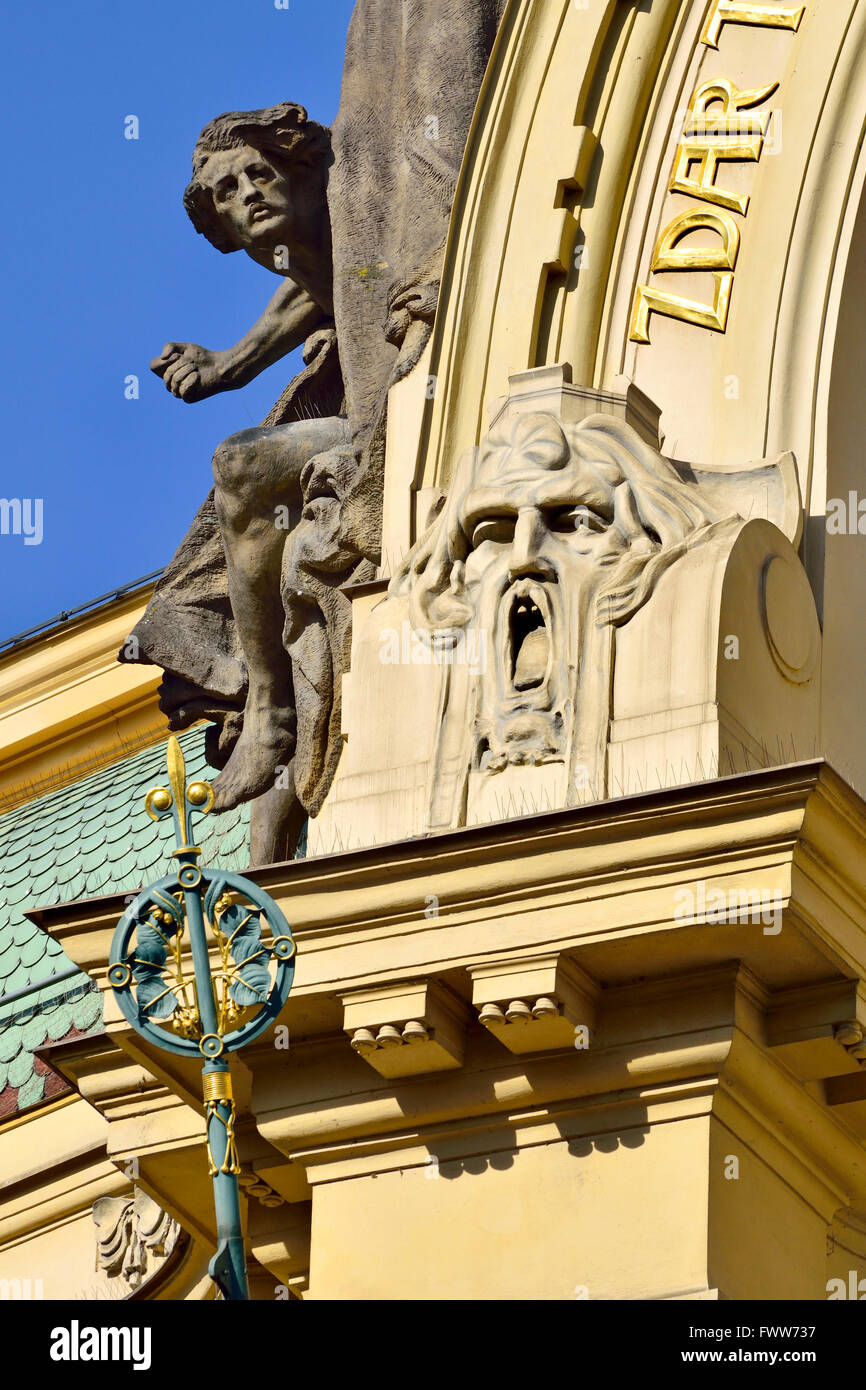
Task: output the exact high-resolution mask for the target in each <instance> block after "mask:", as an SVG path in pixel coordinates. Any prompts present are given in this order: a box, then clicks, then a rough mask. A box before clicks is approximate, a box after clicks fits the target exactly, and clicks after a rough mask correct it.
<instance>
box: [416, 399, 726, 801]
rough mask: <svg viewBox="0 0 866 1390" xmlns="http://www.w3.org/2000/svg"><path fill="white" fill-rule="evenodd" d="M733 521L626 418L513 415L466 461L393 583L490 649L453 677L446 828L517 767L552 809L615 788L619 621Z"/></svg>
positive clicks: (442, 754)
mask: <svg viewBox="0 0 866 1390" xmlns="http://www.w3.org/2000/svg"><path fill="white" fill-rule="evenodd" d="M729 519H730V514H729ZM726 524H727V522H726V519H725V518H724V516H723V515H721V514H720V513H719V512H718V511H717V510H716V509H715V508H714V507H713V506H712V505H711V504H710V502H709V500H708V499H707V498H706V497H705V496H704V495H703V494H702V490H701V488H700V487H699V486H696V485H695V484H694V483H686V482H684V481H683V480H682V478H681V477H680V475H679V474H678V473H677V471H676V469H675V468H674V466H673V465H672V464H671V463H670V462H669V461H668V460H667V459H665V458H663V457H662V455H661V454H660V453H659V452H658V451H657V450H655V449H653V448H651V447H650V446H649V445H648V444H647V443H646V442H645V441H644V440H643V439H642V438H641V437H640V436H639V435H638V434H637V433H636V431H635V430H634V429H633V428H632V427H631V426H630V425H628V424H626V423H625V422H623V421H622V420H619V419H617V418H614V417H612V416H605V415H592V416H590V417H589V418H587V419H584V420H583V421H581V422H580V423H579V424H576V425H575V424H568V423H565V422H562V421H560V420H559V419H557V418H556V417H555V416H554V415H551V414H544V413H531V414H519V415H516V416H514V415H512V416H506V417H505V418H504V419H503V420H502V421H500V423H499V424H497V425H496V427H495V428H494V429H493V431H492V432H491V433H490V434H489V435H488V437H487V438H486V439H485V440H484V441H483V443H482V444H481V446H480V448H478V449H475V450H473V451H472V452H471V453H470V454H468V455H466V456H465V457H464V459H463V460H462V462H461V464H460V466H459V468H458V472H457V476H456V478H455V480H454V482H453V484H452V487H451V491H450V494H449V498H448V502H447V505H446V506H445V508H444V509H443V511H442V512H441V513H440V515H439V517H438V518H437V520H436V521H435V522H434V523H433V525H432V526H431V527H430V529H429V530H428V532H427V534H426V535H425V536H424V537H423V538H422V540H421V541H420V542H419V543H418V545H417V546H416V547H415V549H414V551H413V552H412V553H411V554H410V555H409V556H408V558H407V560H406V562H405V563H404V566H403V568H402V569H401V571H400V572H399V573H398V575H397V576H396V577H395V580H394V582H393V584H392V590H391V592H392V594H393V595H394V596H399V595H407V594H408V597H409V605H410V617H411V621H412V625H413V627H414V628H416V629H417V630H418V631H419V632H420V633H421V634H422V635H423V634H425V633H426V634H427V636H428V639H429V640H430V641H431V642H435V643H436V644H438V645H439V646H441V645H442V644H447V643H448V642H451V643H456V642H458V641H466V635H467V632H471V634H472V638H473V646H474V649H475V650H476V651H480V652H481V653H482V660H481V661H480V662H479V663H477V668H476V670H475V671H473V670H472V669H471V668H470V667H469V666H468V665H467V664H466V663H459V662H454V663H452V664H450V665H449V666H448V667H447V668H446V671H445V674H444V678H443V679H444V682H445V686H446V689H445V691H444V695H443V706H442V723H441V729H440V733H439V737H438V744H437V752H436V769H435V774H434V777H433V787H432V795H431V806H430V817H429V825H430V827H431V828H432V827H437V826H444V825H454V824H459V823H463V822H465V819H466V816H467V802H468V811H469V815H470V816H471V811H472V806H473V804H475V805H476V807H477V806H478V804H479V798H480V799H481V800H485V799H486V801H487V804H488V806H489V802H490V797H491V796H493V797H496V796H497V795H498V792H497V783H496V779H497V777H499V778H500V785H501V787H502V792H503V793H506V790H507V783H508V778H507V777H505V778H502V776H501V774H503V773H506V772H507V770H508V769H510V768H516V767H523V768H525V767H526V766H527V765H531V766H532V767H534V768H537V769H539V776H538V779H537V786H538V789H539V791H540V792H541V793H542V795H543V797H544V798H547V799H549V803H550V805H551V806H553V805H566V804H572V803H574V802H576V801H579V800H582V799H587V796H591V797H592V799H597V798H599V797H602V796H604V795H605V794H606V793H605V785H604V784H605V749H606V742H607V736H608V726H609V720H610V692H611V682H612V673H613V643H614V633H615V630H616V628H617V627H620V626H622V625H623V624H625V623H627V622H628V620H629V619H630V618H631V617H632V616H633V615H634V614H635V613H636V612H637V611H638V609H639V608H641V607H642V606H643V604H644V603H646V601H647V599H648V598H649V597H650V595H651V594H652V592H653V589H654V587H655V585H656V584H657V583H658V580H659V578H660V577H661V575H662V574H663V573H664V572H665V570H667V569H668V568H669V567H670V566H671V565H673V564H674V563H675V562H676V561H677V560H678V559H679V558H680V557H681V556H682V555H683V554H684V553H685V552H686V550H687V549H689V548H692V547H694V546H696V545H699V544H701V543H702V542H703V541H705V540H706V539H707V538H708V537H709V536H710V535H714V534H716V533H717V532H718V531H719V530H720V529H721V528H723V527H724V526H725V525H726ZM473 629H474V631H472V630H473ZM434 634H435V636H434ZM461 769H462V772H461ZM524 782H525V778H524ZM581 793H583V795H582V794H581ZM502 809H503V810H504V808H502ZM536 809H541V807H537V808H536Z"/></svg>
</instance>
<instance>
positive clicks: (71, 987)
mask: <svg viewBox="0 0 866 1390" xmlns="http://www.w3.org/2000/svg"><path fill="white" fill-rule="evenodd" d="M180 741H181V746H182V748H183V750H184V757H185V758H186V763H187V771H188V775H189V777H190V778H193V777H200V776H202V775H203V776H205V777H212V776H213V775H214V773H213V770H212V769H211V768H209V767H208V766H207V762H206V759H205V756H204V730H203V729H192V730H188V731H187V732H186V733H184V734H182V735H181V739H180ZM165 752H166V749H165V744H162V745H160V746H157V747H153V748H149V749H145V750H144V751H143V752H141V753H138V754H135V755H133V756H132V757H130V758H127V759H125V760H124V761H122V762H119V763H114V764H112V765H110V766H108V767H106V768H103V769H101V770H100V771H99V772H97V773H94V774H92V775H91V776H90V777H88V778H84V779H82V781H80V782H77V783H75V784H74V785H72V786H68V787H63V788H59V789H58V790H57V791H55V792H52V793H50V794H49V795H48V796H46V797H41V798H39V799H38V800H36V801H32V802H28V803H27V804H26V805H25V806H22V807H18V808H16V809H15V810H14V811H9V812H7V813H6V814H5V815H2V816H0V987H2V988H3V989H4V990H5V992H6V993H7V994H8V993H11V991H12V990H13V989H16V988H22V987H24V986H25V985H28V984H30V983H31V982H33V983H36V982H38V981H39V980H40V979H45V978H48V977H50V976H51V975H52V974H55V973H58V972H60V971H62V970H63V969H64V968H65V967H66V966H67V965H68V964H70V963H71V962H69V961H68V958H67V957H66V956H65V955H64V953H63V950H62V948H61V947H60V946H59V945H57V943H56V942H53V941H51V940H50V939H49V938H46V937H45V936H44V935H43V934H42V932H41V931H40V929H39V928H38V927H36V925H35V924H34V923H31V922H30V921H29V920H28V919H27V918H26V917H25V916H24V912H25V910H26V909H28V908H31V907H37V906H39V907H43V906H50V905H52V904H55V903H59V902H69V901H72V900H74V899H77V898H83V897H88V896H95V895H96V894H99V893H105V892H112V891H126V892H130V891H134V892H138V891H139V890H140V888H141V887H142V886H143V885H144V884H145V883H147V882H148V881H150V880H151V879H154V878H159V877H161V876H162V875H163V874H164V873H166V872H167V871H169V870H170V867H171V858H170V856H171V850H172V848H173V834H172V827H171V825H170V824H168V823H165V822H163V823H161V824H159V825H157V824H156V823H155V822H152V821H150V820H149V819H148V817H147V813H146V812H145V810H144V796H145V794H146V792H147V791H148V790H149V789H150V788H151V787H152V786H154V785H156V784H158V783H160V782H164V781H165V779H166V768H165ZM248 823H249V810H248V808H246V807H244V808H241V810H240V811H239V812H236V813H234V814H233V815H227V816H222V817H219V818H218V819H217V818H214V819H213V820H205V821H200V822H198V825H199V827H200V839H199V843H200V844H201V845H202V849H203V851H204V856H205V858H206V860H209V861H210V862H213V863H214V864H215V865H216V866H217V867H219V866H222V867H226V868H228V867H232V868H234V867H243V866H244V864H245V862H246V858H247V856H246V836H247V831H246V827H247V825H248ZM27 962H30V964H29V965H28V964H27ZM4 975H5V978H4ZM86 979H87V977H86V976H85V975H83V974H82V976H81V980H82V981H83V982H86ZM37 1001H38V1014H34V1012H33V1011H32V1010H31V1011H29V1012H27V1014H26V1018H21V1017H16V1016H15V1015H14V1014H13V1013H12V1007H10V1009H8V1010H7V1012H6V1014H5V1015H4V1013H3V1011H2V996H0V1065H3V1066H6V1065H8V1063H9V1062H11V1061H12V1060H13V1059H15V1062H16V1066H17V1067H19V1068H21V1069H23V1068H24V1066H25V1063H24V1061H19V1060H18V1059H19V1057H21V1056H22V1046H23V1043H22V1035H23V1030H24V1029H25V1028H27V1029H28V1040H29V1039H30V1038H31V1036H33V1037H35V1036H36V1035H37V1034H38V1033H39V1032H40V1031H41V1030H42V1029H43V1028H45V1029H47V1036H49V1037H50V1038H52V1039H53V1040H57V1039H59V1038H62V1037H64V1036H65V1035H66V1034H67V1033H68V1032H69V1029H70V1027H71V1026H72V1024H73V1023H74V1024H75V1026H76V1027H77V1028H79V1029H81V1031H87V1030H89V1029H91V1028H94V1027H96V1026H98V1024H99V1020H100V1017H101V1012H102V996H101V995H100V993H99V991H98V990H92V989H87V990H84V991H83V990H82V989H81V986H80V985H79V984H78V982H77V981H75V980H73V981H72V982H69V981H61V982H60V983H59V984H56V985H48V986H45V987H43V988H42V989H41V990H40V991H39V994H38V995H34V996H32V997H31V998H30V999H28V1000H27V1001H26V1005H32V1004H36V1003H37ZM22 1006H24V1007H26V1006H25V1005H24V1001H22ZM34 1020H35V1021H34ZM23 1055H25V1056H29V1057H30V1062H29V1066H30V1071H29V1072H28V1075H27V1078H26V1079H25V1081H24V1083H23V1084H22V1085H21V1089H20V1092H19V1102H18V1103H19V1106H22V1105H24V1104H34V1103H35V1102H36V1101H37V1100H38V1099H40V1098H41V1096H42V1090H43V1084H44V1083H43V1080H42V1078H41V1077H36V1076H35V1073H34V1072H33V1070H32V1068H33V1060H32V1056H31V1055H30V1050H29V1048H27V1049H26V1050H25V1052H24V1054H23ZM16 1075H18V1072H17V1071H16ZM27 1096H32V1099H30V1100H27V1099H26V1097H27Z"/></svg>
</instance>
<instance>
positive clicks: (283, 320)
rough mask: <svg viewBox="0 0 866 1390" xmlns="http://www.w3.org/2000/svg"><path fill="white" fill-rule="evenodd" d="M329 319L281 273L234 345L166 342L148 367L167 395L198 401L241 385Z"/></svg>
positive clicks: (292, 281) (304, 339)
mask: <svg viewBox="0 0 866 1390" xmlns="http://www.w3.org/2000/svg"><path fill="white" fill-rule="evenodd" d="M330 322H331V320H330V318H329V316H328V315H327V314H326V313H325V311H324V310H323V309H322V308H321V306H320V305H319V304H317V303H316V301H315V300H314V299H313V298H312V296H311V295H309V294H308V293H307V291H306V290H304V289H302V288H301V286H300V285H297V284H296V283H295V282H294V280H290V279H288V278H287V279H284V280H283V282H282V284H281V285H280V287H279V289H278V290H277V292H276V294H275V295H274V296H273V298H272V299H271V301H270V303H269V304H268V307H267V308H266V309H265V312H264V313H263V314H262V316H261V318H260V319H258V320H257V321H256V322H255V323H254V324H253V326H252V328H251V329H250V331H249V332H248V333H245V334H244V336H243V338H241V339H240V341H239V342H237V343H235V345H234V347H231V348H227V349H226V350H225V351H224V352H212V351H211V350H210V349H209V348H203V347H199V345H198V344H197V343H166V345H165V347H164V348H163V350H162V352H161V353H160V355H159V357H155V358H154V359H153V361H152V362H151V364H150V369H151V371H152V372H155V373H156V375H157V376H161V377H162V379H163V381H164V382H165V385H166V389H167V390H169V391H170V392H171V393H172V395H173V396H177V397H179V399H180V400H182V401H188V402H192V401H203V400H205V398H206V397H207V396H215V395H217V393H218V392H220V391H236V390H238V388H239V387H241V386H246V385H247V383H248V382H250V381H252V380H253V378H254V377H257V376H258V374H259V372H263V371H264V370H265V368H266V367H271V366H273V364H274V362H278V361H279V360H280V358H281V357H285V355H286V353H288V352H291V351H292V350H293V349H294V348H296V347H300V345H301V344H302V343H304V342H305V341H306V339H307V338H308V337H309V336H310V334H311V333H313V332H315V330H316V329H317V328H321V327H323V326H325V325H327V324H330Z"/></svg>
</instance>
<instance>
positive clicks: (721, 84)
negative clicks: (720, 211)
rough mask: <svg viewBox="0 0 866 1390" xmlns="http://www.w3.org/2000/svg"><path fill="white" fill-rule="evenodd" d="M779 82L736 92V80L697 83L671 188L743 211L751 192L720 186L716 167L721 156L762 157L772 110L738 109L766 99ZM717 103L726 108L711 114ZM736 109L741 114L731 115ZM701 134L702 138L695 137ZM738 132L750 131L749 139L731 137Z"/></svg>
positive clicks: (746, 207)
mask: <svg viewBox="0 0 866 1390" xmlns="http://www.w3.org/2000/svg"><path fill="white" fill-rule="evenodd" d="M778 85H779V84H778V82H774V83H772V84H771V86H769V87H762V88H759V89H758V90H756V91H738V89H737V88H736V87H734V85H733V83H731V82H727V81H725V80H724V79H722V80H720V81H715V82H705V83H704V85H703V86H702V87H699V88H698V90H697V91H696V92H695V94H694V96H693V97H692V100H691V103H690V104H689V110H688V116H687V118H686V124H685V129H684V135H685V137H686V138H685V139H684V140H683V141H682V142H681V144H680V145H679V147H678V149H677V153H676V158H675V159H674V168H673V174H672V175H671V182H670V189H671V192H672V193H686V194H689V195H691V196H693V197H695V198H701V199H703V200H704V201H705V202H708V203H716V204H717V205H718V206H719V207H723V208H730V209H731V210H732V211H733V212H739V213H742V214H743V215H745V213H746V212H747V211H748V207H749V201H750V195H749V194H748V193H731V192H729V191H728V190H727V189H724V188H718V187H717V186H716V174H717V172H718V166H719V163H720V162H721V161H723V160H737V161H744V160H751V161H753V162H757V161H758V160H759V159H760V158H761V152H762V150H763V148H764V136H765V135H766V132H767V127H768V125H769V122H770V120H771V118H772V114H773V113H772V111H764V112H760V113H757V114H755V115H745V116H744V115H740V114H739V113H740V112H742V111H747V110H748V109H749V108H750V107H752V106H757V105H758V103H759V102H762V101H766V100H767V98H768V97H770V96H772V94H773V92H774V91H775V90H776V88H777V87H778ZM716 102H722V103H723V109H722V110H721V111H719V112H712V113H710V112H709V110H708V108H709V107H710V106H711V105H714V104H715V103H716ZM732 111H733V112H735V113H737V114H735V115H732V114H731V113H732ZM698 135H702V136H703V137H704V138H703V139H696V138H695V136H698ZM736 135H746V136H747V137H748V138H747V139H744V140H742V139H741V140H731V138H730V137H731V136H736ZM693 164H697V165H698V166H699V168H698V174H697V177H692V174H691V168H692V165H693Z"/></svg>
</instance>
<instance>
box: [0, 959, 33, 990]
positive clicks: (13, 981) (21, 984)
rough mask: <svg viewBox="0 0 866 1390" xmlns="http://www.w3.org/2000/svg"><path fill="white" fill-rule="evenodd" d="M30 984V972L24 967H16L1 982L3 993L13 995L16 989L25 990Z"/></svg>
mask: <svg viewBox="0 0 866 1390" xmlns="http://www.w3.org/2000/svg"><path fill="white" fill-rule="evenodd" d="M29 984H30V971H29V970H28V969H27V967H26V965H16V967H15V969H14V970H13V971H12V974H11V975H7V976H6V979H5V980H4V982H3V993H4V994H14V993H15V991H16V989H26V987H27V986H28V985H29Z"/></svg>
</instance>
